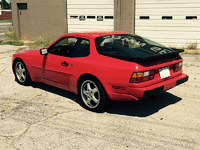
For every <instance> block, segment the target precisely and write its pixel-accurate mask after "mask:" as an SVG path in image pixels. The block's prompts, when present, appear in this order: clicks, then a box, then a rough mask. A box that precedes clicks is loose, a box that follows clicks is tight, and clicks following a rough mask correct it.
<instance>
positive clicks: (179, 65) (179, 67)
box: [174, 61, 182, 72]
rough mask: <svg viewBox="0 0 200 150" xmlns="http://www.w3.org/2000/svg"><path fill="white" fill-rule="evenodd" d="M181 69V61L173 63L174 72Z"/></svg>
mask: <svg viewBox="0 0 200 150" xmlns="http://www.w3.org/2000/svg"><path fill="white" fill-rule="evenodd" d="M180 70H182V61H181V62H179V63H176V64H175V65H174V72H178V71H180Z"/></svg>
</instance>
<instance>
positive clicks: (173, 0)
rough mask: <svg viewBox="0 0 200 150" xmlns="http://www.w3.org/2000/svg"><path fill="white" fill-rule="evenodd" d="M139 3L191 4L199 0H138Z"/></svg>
mask: <svg viewBox="0 0 200 150" xmlns="http://www.w3.org/2000/svg"><path fill="white" fill-rule="evenodd" d="M136 2H137V4H138V5H139V4H160V3H162V4H182V3H183V4H191V3H198V2H199V0H150V1H148V0H136Z"/></svg>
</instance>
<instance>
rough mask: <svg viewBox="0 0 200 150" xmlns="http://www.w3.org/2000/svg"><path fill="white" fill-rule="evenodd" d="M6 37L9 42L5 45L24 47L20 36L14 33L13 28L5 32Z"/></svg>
mask: <svg viewBox="0 0 200 150" xmlns="http://www.w3.org/2000/svg"><path fill="white" fill-rule="evenodd" d="M4 33H5V36H6V37H7V40H6V41H5V42H4V43H5V44H9V45H15V46H21V45H23V42H22V41H20V37H19V35H18V34H17V33H16V32H14V31H13V29H12V28H11V27H9V28H8V31H5V32H4Z"/></svg>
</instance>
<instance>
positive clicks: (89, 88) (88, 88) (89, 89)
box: [87, 83, 92, 91]
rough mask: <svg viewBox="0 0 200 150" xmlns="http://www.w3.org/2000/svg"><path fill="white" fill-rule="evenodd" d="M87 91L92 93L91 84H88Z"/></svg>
mask: <svg viewBox="0 0 200 150" xmlns="http://www.w3.org/2000/svg"><path fill="white" fill-rule="evenodd" d="M87 90H88V91H91V90H92V89H91V86H90V83H87Z"/></svg>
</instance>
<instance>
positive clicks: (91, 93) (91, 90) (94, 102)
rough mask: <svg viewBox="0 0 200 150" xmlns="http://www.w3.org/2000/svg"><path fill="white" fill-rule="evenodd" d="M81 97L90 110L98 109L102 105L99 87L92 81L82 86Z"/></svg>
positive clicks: (87, 81)
mask: <svg viewBox="0 0 200 150" xmlns="http://www.w3.org/2000/svg"><path fill="white" fill-rule="evenodd" d="M81 97H82V100H83V102H84V103H85V104H86V106H88V107H89V108H92V109H94V108H96V107H97V106H98V105H99V103H100V92H99V89H98V87H97V85H96V84H95V83H94V82H93V81H91V80H86V81H85V82H83V83H82V85H81Z"/></svg>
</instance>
